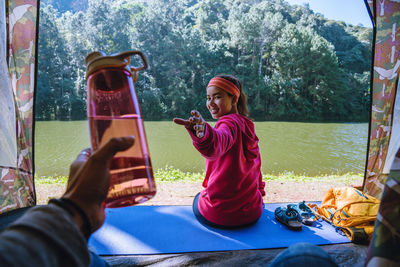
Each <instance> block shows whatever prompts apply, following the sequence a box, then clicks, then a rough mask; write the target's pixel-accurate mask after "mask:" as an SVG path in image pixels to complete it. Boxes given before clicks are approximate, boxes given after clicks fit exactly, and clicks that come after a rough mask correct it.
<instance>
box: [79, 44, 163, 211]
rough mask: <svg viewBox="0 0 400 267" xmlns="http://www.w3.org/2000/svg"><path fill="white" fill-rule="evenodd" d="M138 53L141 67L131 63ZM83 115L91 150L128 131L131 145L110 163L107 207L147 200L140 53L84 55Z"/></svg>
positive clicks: (150, 192) (150, 189) (150, 184)
mask: <svg viewBox="0 0 400 267" xmlns="http://www.w3.org/2000/svg"><path fill="white" fill-rule="evenodd" d="M133 55H138V56H140V58H141V60H142V63H143V66H141V67H136V68H134V67H131V66H130V65H129V63H130V56H133ZM85 63H86V77H87V94H88V98H87V114H88V121H89V131H90V137H91V144H92V149H93V151H95V150H97V149H98V148H99V147H101V146H103V145H105V144H106V143H107V141H108V140H110V139H111V138H113V137H124V136H129V135H133V136H135V138H136V142H135V145H134V146H132V147H131V148H129V149H128V150H126V151H123V152H119V153H117V154H116V155H115V156H114V158H113V159H112V160H111V164H110V187H109V190H108V195H107V199H106V207H109V208H110V207H124V206H129V205H135V204H138V203H142V202H144V201H147V200H149V199H151V198H152V197H153V196H154V195H155V193H156V187H155V182H154V177H153V169H152V166H151V161H150V154H149V149H148V146H147V139H146V133H145V130H144V125H143V119H142V115H141V110H140V106H139V102H138V98H137V96H136V91H135V86H134V83H135V81H136V79H137V72H138V71H140V70H144V69H146V68H147V66H148V64H147V60H146V57H145V56H144V55H143V53H142V52H140V51H128V52H123V53H120V54H117V55H113V56H106V55H105V54H104V53H102V52H93V53H90V54H89V55H87V56H86V59H85Z"/></svg>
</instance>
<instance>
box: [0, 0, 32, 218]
mask: <svg viewBox="0 0 400 267" xmlns="http://www.w3.org/2000/svg"><path fill="white" fill-rule="evenodd" d="M2 3H5V15H6V16H5V18H6V26H7V27H6V35H5V36H6V40H5V41H6V42H5V43H6V56H7V67H8V73H9V81H10V82H9V84H10V90H11V91H12V96H13V98H14V106H15V118H16V124H15V125H16V129H15V140H16V146H17V153H16V159H15V161H16V166H0V173H1V177H0V213H4V212H6V211H10V210H13V209H17V208H21V207H28V206H33V205H35V204H36V196H35V188H34V181H33V99H34V84H35V65H36V62H35V58H36V46H37V42H36V39H37V35H36V29H37V18H38V1H37V0H5V1H3V2H2Z"/></svg>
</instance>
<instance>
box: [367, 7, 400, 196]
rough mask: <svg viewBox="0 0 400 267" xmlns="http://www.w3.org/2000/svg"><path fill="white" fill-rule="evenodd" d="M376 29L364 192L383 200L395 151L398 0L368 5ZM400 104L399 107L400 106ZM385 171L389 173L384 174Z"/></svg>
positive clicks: (399, 50) (399, 51)
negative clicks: (393, 144) (391, 155)
mask: <svg viewBox="0 0 400 267" xmlns="http://www.w3.org/2000/svg"><path fill="white" fill-rule="evenodd" d="M368 5H369V8H370V11H371V14H372V17H373V22H374V27H375V29H374V30H375V32H374V36H375V48H374V49H375V51H374V62H373V64H374V66H373V73H372V78H373V85H372V90H371V94H372V105H371V109H372V110H371V121H370V132H369V146H368V147H369V150H368V155H367V157H368V158H367V168H366V177H365V181H364V186H363V191H364V193H367V194H369V195H372V196H374V197H377V198H380V197H381V195H382V192H383V188H384V185H385V182H386V179H387V173H388V171H386V170H389V169H390V164H391V161H392V160H388V158H393V157H389V154H390V153H392V154H395V153H396V151H397V147H396V148H394V149H393V148H392V149H391V150H389V142H391V138H392V130H393V127H392V126H393V117H394V114H393V113H394V110H395V108H394V106H395V96H396V89H397V80H398V77H399V73H400V3H399V1H398V0H376V1H375V0H374V1H371V0H369V1H368ZM398 104H400V103H398ZM388 166H389V167H388ZM385 169H386V170H385Z"/></svg>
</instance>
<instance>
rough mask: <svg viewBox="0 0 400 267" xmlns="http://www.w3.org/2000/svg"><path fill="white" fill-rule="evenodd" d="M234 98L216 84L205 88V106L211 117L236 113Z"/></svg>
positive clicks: (215, 117) (216, 117)
mask: <svg viewBox="0 0 400 267" xmlns="http://www.w3.org/2000/svg"><path fill="white" fill-rule="evenodd" d="M234 100H235V99H234V97H233V96H231V95H229V94H228V93H227V92H225V91H224V90H222V89H220V88H218V87H216V86H210V87H208V88H207V108H208V110H209V111H210V113H211V116H212V117H213V119H219V118H220V117H222V116H224V115H226V114H231V113H236V101H234Z"/></svg>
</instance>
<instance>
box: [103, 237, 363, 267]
mask: <svg viewBox="0 0 400 267" xmlns="http://www.w3.org/2000/svg"><path fill="white" fill-rule="evenodd" d="M321 248H322V249H324V250H325V251H326V252H328V253H329V255H331V257H332V258H334V259H335V260H336V262H337V263H338V264H339V266H355V267H357V266H363V265H364V260H365V257H366V255H367V250H368V246H366V245H356V244H353V243H346V244H334V245H324V246H321ZM283 250H284V249H259V250H235V251H218V252H216V251H213V252H193V253H181V254H157V255H132V256H129V255H126V256H103V259H105V260H106V261H107V262H108V263H109V264H110V265H111V266H149V265H151V266H267V264H268V263H270V262H271V261H272V260H273V259H274V258H275V256H276V255H278V254H279V253H280V252H281V251H283Z"/></svg>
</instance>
